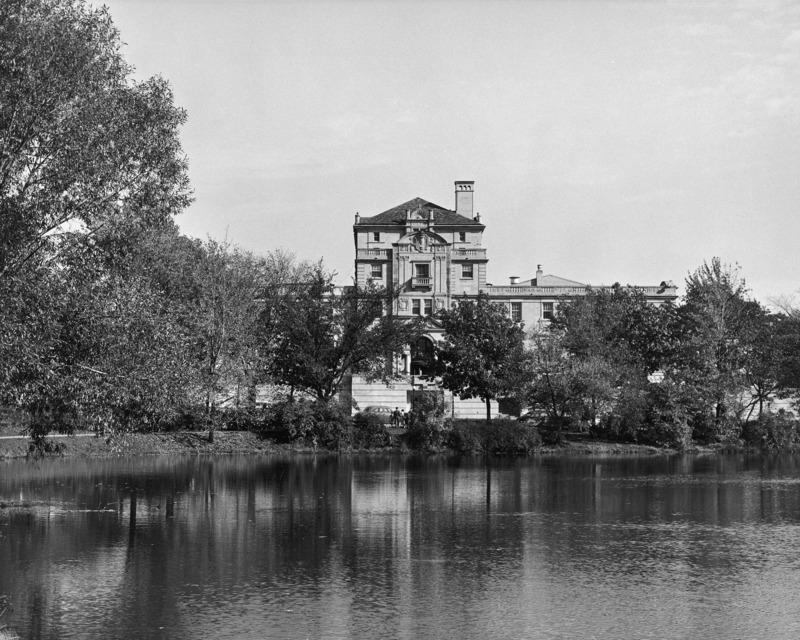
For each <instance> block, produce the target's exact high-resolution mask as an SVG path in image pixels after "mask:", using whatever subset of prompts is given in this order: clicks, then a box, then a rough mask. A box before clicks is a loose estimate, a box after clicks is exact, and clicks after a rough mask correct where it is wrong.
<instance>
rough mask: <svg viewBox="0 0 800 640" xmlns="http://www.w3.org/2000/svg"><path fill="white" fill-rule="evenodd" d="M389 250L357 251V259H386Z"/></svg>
mask: <svg viewBox="0 0 800 640" xmlns="http://www.w3.org/2000/svg"><path fill="white" fill-rule="evenodd" d="M390 251H391V249H359V250H358V257H359V258H388V257H389V252H390Z"/></svg>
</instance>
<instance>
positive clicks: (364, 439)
mask: <svg viewBox="0 0 800 640" xmlns="http://www.w3.org/2000/svg"><path fill="white" fill-rule="evenodd" d="M391 443H392V438H391V436H390V435H389V433H388V432H387V431H386V429H385V428H384V424H383V422H381V419H380V417H378V416H376V415H372V414H369V413H366V414H365V413H358V414H356V416H355V417H354V418H353V434H352V438H351V443H350V446H352V447H354V448H356V449H373V448H375V447H386V446H388V445H390V444H391Z"/></svg>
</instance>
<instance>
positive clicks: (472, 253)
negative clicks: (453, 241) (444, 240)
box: [452, 249, 486, 259]
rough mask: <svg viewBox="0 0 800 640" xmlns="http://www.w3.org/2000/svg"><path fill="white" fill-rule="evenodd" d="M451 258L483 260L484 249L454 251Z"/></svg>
mask: <svg viewBox="0 0 800 640" xmlns="http://www.w3.org/2000/svg"><path fill="white" fill-rule="evenodd" d="M452 255H453V257H454V258H456V259H458V258H485V257H486V249H455V250H454V251H453V254H452Z"/></svg>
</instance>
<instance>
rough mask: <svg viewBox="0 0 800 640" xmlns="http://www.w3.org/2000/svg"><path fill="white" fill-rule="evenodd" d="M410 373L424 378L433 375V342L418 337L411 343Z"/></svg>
mask: <svg viewBox="0 0 800 640" xmlns="http://www.w3.org/2000/svg"><path fill="white" fill-rule="evenodd" d="M411 373H412V374H413V375H415V376H426V375H431V374H432V373H433V342H432V341H431V339H430V338H426V337H424V336H423V337H420V338H417V339H416V340H415V341H414V342H413V343H411Z"/></svg>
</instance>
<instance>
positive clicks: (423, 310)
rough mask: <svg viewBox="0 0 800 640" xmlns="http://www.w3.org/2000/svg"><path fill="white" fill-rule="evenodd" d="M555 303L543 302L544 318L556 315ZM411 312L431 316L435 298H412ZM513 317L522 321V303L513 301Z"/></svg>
mask: <svg viewBox="0 0 800 640" xmlns="http://www.w3.org/2000/svg"><path fill="white" fill-rule="evenodd" d="M553 305H554V303H552V302H543V303H542V318H544V319H545V320H552V319H553V317H554V309H553ZM411 313H413V314H414V315H415V316H419V315H425V316H429V315H431V313H433V300H432V299H431V298H412V299H411ZM511 319H512V320H513V321H514V322H522V303H521V302H512V303H511Z"/></svg>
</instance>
